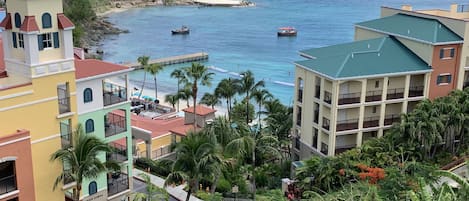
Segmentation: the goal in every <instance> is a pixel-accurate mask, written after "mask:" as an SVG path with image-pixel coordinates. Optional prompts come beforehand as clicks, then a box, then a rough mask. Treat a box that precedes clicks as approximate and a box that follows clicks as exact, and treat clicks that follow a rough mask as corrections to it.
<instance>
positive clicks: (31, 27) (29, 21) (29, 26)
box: [20, 16, 39, 32]
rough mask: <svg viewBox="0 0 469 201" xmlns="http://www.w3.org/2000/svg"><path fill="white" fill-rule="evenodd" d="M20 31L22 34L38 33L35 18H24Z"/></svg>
mask: <svg viewBox="0 0 469 201" xmlns="http://www.w3.org/2000/svg"><path fill="white" fill-rule="evenodd" d="M20 30H21V31H24V32H33V31H39V27H38V26H37V23H36V18H34V16H25V17H24V20H23V24H22V25H21V27H20Z"/></svg>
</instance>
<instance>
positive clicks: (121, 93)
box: [103, 82, 127, 106]
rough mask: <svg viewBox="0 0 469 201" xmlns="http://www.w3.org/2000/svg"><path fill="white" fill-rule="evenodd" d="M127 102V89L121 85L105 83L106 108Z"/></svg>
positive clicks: (104, 99) (104, 97) (104, 100)
mask: <svg viewBox="0 0 469 201" xmlns="http://www.w3.org/2000/svg"><path fill="white" fill-rule="evenodd" d="M124 101H127V88H126V87H123V86H119V85H114V84H111V83H107V82H104V84H103V102H104V106H108V105H112V104H116V103H121V102H124Z"/></svg>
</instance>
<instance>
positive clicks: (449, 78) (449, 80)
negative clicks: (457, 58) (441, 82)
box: [448, 75, 451, 83]
mask: <svg viewBox="0 0 469 201" xmlns="http://www.w3.org/2000/svg"><path fill="white" fill-rule="evenodd" d="M448 83H451V75H448Z"/></svg>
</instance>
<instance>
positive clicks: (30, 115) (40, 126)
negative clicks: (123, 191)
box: [0, 0, 78, 201]
mask: <svg viewBox="0 0 469 201" xmlns="http://www.w3.org/2000/svg"><path fill="white" fill-rule="evenodd" d="M6 11H7V13H6V17H5V18H4V20H3V21H2V22H1V23H0V27H1V28H2V31H3V32H2V33H1V35H2V48H1V51H0V52H1V53H2V54H0V55H1V58H0V65H1V66H0V201H7V200H8V201H15V200H27V201H42V200H48V201H59V200H60V201H63V200H64V198H65V194H64V191H63V190H62V185H59V187H58V188H57V189H56V190H55V191H54V190H53V186H54V182H55V179H56V178H57V176H59V174H60V173H61V172H62V171H63V166H62V164H61V163H59V162H50V156H51V154H52V153H54V152H55V151H57V150H59V149H60V148H62V147H63V146H68V145H69V144H70V141H69V140H70V134H71V132H70V131H71V130H73V126H72V125H76V124H77V123H78V119H77V112H76V104H75V103H76V86H75V68H74V62H73V60H74V54H73V41H72V29H73V28H74V26H73V24H72V23H71V21H70V20H69V19H67V17H65V16H64V15H63V14H62V12H63V10H62V0H44V1H26V0H15V1H8V2H7V5H6Z"/></svg>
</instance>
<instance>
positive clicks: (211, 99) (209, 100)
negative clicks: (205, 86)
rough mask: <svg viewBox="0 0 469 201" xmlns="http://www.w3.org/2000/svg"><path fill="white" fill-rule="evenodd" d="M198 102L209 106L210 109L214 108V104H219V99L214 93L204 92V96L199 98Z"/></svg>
mask: <svg viewBox="0 0 469 201" xmlns="http://www.w3.org/2000/svg"><path fill="white" fill-rule="evenodd" d="M200 103H202V104H205V105H208V106H211V107H212V109H215V105H218V104H220V103H221V101H220V99H218V97H217V96H216V95H214V94H211V93H205V94H204V96H202V99H200Z"/></svg>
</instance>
